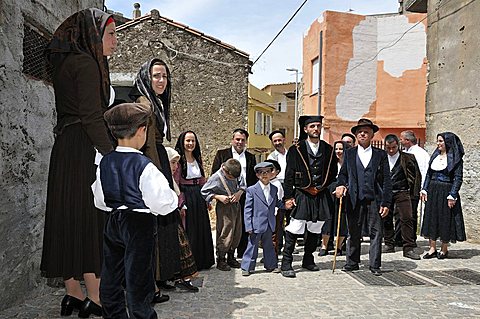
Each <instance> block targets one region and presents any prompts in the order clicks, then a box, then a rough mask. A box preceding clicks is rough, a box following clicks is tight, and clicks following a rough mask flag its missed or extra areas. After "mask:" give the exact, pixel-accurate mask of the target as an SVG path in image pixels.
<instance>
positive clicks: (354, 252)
mask: <svg viewBox="0 0 480 319" xmlns="http://www.w3.org/2000/svg"><path fill="white" fill-rule="evenodd" d="M351 131H352V133H353V134H355V136H356V137H357V141H358V146H356V147H353V148H350V149H347V150H346V151H345V152H344V155H343V156H344V157H343V166H342V168H341V169H340V173H339V174H338V178H337V180H338V183H337V185H338V186H337V188H336V190H335V195H336V196H337V197H338V198H340V197H342V196H344V195H345V194H346V192H347V190H348V191H349V192H350V202H347V203H345V204H346V211H347V222H348V231H349V233H350V237H349V239H348V242H347V263H346V265H345V266H344V267H343V269H342V270H343V271H354V270H358V269H359V267H358V264H359V263H360V238H361V234H362V232H361V230H362V223H363V222H364V221H366V222H367V225H368V229H369V234H370V252H369V259H370V271H371V272H372V273H373V274H374V275H376V276H380V275H381V274H382V273H381V270H380V266H381V263H382V262H381V256H382V238H383V221H382V218H385V217H386V216H387V215H388V211H389V207H390V204H391V202H392V182H391V179H390V167H389V165H388V158H387V153H386V152H385V151H384V150H382V149H379V148H376V147H372V146H371V145H370V143H371V141H372V139H373V135H374V134H375V132H377V131H378V126H376V125H375V124H373V122H372V121H370V120H369V119H360V120H358V124H357V125H356V126H354V127H352V129H351ZM347 185H348V186H347Z"/></svg>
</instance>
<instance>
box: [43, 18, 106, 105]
mask: <svg viewBox="0 0 480 319" xmlns="http://www.w3.org/2000/svg"><path fill="white" fill-rule="evenodd" d="M111 17H112V15H111V14H108V13H105V12H103V11H101V10H98V9H95V8H90V9H85V10H82V11H79V12H77V13H74V14H73V15H71V16H70V17H68V18H67V19H66V20H65V21H64V22H63V23H62V24H61V25H60V26H59V27H58V28H57V30H56V31H55V33H54V34H53V37H52V40H51V41H50V44H49V45H48V46H47V48H46V49H45V54H46V56H47V60H48V61H49V62H50V63H51V64H52V65H53V66H55V67H56V66H59V65H60V64H61V63H62V62H63V60H64V59H65V57H66V56H67V54H69V53H85V54H88V55H89V56H91V57H92V58H94V59H95V61H97V64H98V68H99V70H100V79H101V82H102V91H101V92H102V99H103V100H104V102H105V106H107V105H108V104H109V100H110V77H109V71H108V63H107V58H106V57H105V56H104V55H103V41H102V38H103V33H104V31H105V27H106V26H107V21H108V19H109V18H111Z"/></svg>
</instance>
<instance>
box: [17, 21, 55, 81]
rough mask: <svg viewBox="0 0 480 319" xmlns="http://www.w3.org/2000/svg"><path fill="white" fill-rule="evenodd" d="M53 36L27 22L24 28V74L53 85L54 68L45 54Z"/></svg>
mask: <svg viewBox="0 0 480 319" xmlns="http://www.w3.org/2000/svg"><path fill="white" fill-rule="evenodd" d="M50 38H51V35H50V34H49V33H48V32H46V31H44V30H41V28H39V27H36V26H35V25H34V24H33V23H30V22H29V21H27V20H25V23H24V27H23V66H22V68H23V70H22V71H23V73H24V74H27V75H29V76H31V77H33V78H35V79H37V80H42V81H45V82H47V83H49V84H51V83H52V75H53V68H52V66H51V65H50V64H49V63H48V61H47V59H46V58H45V55H44V54H43V52H44V50H45V48H46V47H47V45H48V43H49V41H50Z"/></svg>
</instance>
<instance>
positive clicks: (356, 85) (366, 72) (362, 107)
mask: <svg viewBox="0 0 480 319" xmlns="http://www.w3.org/2000/svg"><path fill="white" fill-rule="evenodd" d="M352 34H353V57H352V58H351V59H350V61H349V63H348V70H351V71H349V72H348V73H347V74H346V79H345V85H343V86H341V87H340V91H339V94H338V95H337V98H336V112H337V115H338V116H339V117H340V118H341V119H343V120H347V121H356V120H358V119H359V118H361V117H362V116H363V115H364V114H366V113H368V111H369V110H370V105H371V104H372V103H373V102H374V101H375V100H376V92H377V91H376V89H377V87H376V82H377V61H376V59H374V60H373V61H368V62H365V63H364V61H367V60H369V59H371V58H372V57H373V56H374V55H375V54H376V52H377V21H376V18H374V17H366V19H365V20H362V21H361V22H360V23H359V24H358V25H357V26H356V27H355V28H354V29H353V32H352ZM360 63H362V64H361V65H359V64H360Z"/></svg>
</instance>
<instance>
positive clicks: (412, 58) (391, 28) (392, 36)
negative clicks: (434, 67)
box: [377, 15, 427, 77]
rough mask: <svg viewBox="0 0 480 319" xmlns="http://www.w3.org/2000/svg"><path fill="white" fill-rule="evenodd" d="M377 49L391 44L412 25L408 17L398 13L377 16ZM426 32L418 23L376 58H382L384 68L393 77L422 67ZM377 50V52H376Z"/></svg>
mask: <svg viewBox="0 0 480 319" xmlns="http://www.w3.org/2000/svg"><path fill="white" fill-rule="evenodd" d="M377 21H378V41H377V50H378V51H379V50H380V49H382V48H384V47H386V46H389V45H392V44H393V43H394V42H395V41H396V40H398V38H399V37H400V36H401V35H402V34H403V33H404V32H406V31H407V30H408V29H410V28H411V27H413V26H414V25H415V23H409V22H408V17H406V16H403V15H400V16H394V17H379V18H378V20H377ZM426 50H427V34H426V32H425V26H424V25H423V23H419V24H418V25H417V26H415V27H414V28H413V29H412V30H410V31H408V33H407V34H405V36H404V37H403V38H402V39H401V40H400V41H399V42H398V43H396V44H395V45H393V46H392V47H390V48H386V49H384V50H382V51H381V52H380V54H379V55H378V60H379V61H381V60H383V61H384V62H385V63H384V70H385V72H387V73H389V74H390V75H391V76H394V77H401V76H402V74H403V72H405V71H407V70H417V69H420V68H421V67H422V64H423V60H424V58H425V56H426V55H427V52H426ZM378 51H377V52H378Z"/></svg>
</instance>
